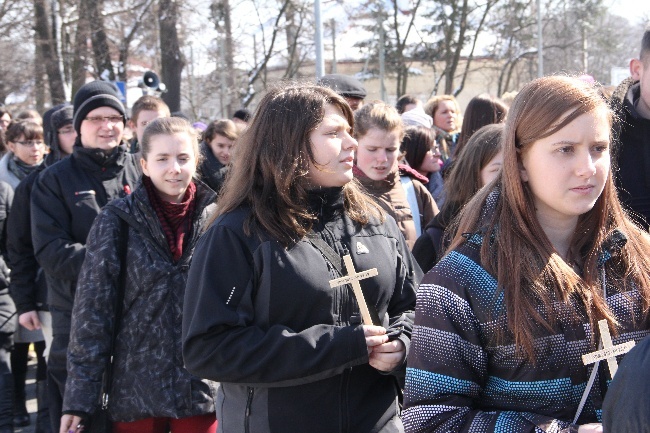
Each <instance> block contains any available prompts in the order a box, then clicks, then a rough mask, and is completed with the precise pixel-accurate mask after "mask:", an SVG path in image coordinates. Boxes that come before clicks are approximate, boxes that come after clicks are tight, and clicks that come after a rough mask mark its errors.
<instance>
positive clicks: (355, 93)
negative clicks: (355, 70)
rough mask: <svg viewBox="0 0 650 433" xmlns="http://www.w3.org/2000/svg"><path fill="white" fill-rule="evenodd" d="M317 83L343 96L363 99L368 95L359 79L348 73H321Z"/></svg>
mask: <svg viewBox="0 0 650 433" xmlns="http://www.w3.org/2000/svg"><path fill="white" fill-rule="evenodd" d="M318 85H319V86H324V87H329V88H330V89H332V90H334V91H335V92H336V93H338V94H339V95H341V96H343V97H348V98H359V99H364V98H365V97H366V96H367V95H368V93H367V92H366V88H365V87H363V84H361V81H359V80H357V79H356V78H354V77H351V76H349V75H342V74H329V75H323V77H322V78H321V79H320V80H318Z"/></svg>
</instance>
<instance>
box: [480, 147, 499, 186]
mask: <svg viewBox="0 0 650 433" xmlns="http://www.w3.org/2000/svg"><path fill="white" fill-rule="evenodd" d="M502 165H503V150H500V151H499V153H497V154H496V155H494V158H492V159H491V160H490V161H488V163H487V164H485V167H483V168H482V169H481V186H485V185H487V184H488V183H490V182H492V181H493V180H494V179H496V177H497V176H498V175H499V173H501V166H502Z"/></svg>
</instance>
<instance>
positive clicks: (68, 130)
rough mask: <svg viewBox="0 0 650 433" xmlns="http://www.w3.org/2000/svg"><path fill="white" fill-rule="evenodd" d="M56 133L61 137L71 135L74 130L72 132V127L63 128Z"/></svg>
mask: <svg viewBox="0 0 650 433" xmlns="http://www.w3.org/2000/svg"><path fill="white" fill-rule="evenodd" d="M86 120H88V119H86ZM56 132H58V133H59V134H61V135H67V134H72V133H74V132H75V130H74V128H73V127H72V126H66V127H65V128H61V129H59V130H58V131H56Z"/></svg>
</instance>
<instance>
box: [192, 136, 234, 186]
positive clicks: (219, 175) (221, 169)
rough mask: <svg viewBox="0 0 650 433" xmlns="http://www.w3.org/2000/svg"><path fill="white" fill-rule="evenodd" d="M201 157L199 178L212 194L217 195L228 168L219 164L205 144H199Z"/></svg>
mask: <svg viewBox="0 0 650 433" xmlns="http://www.w3.org/2000/svg"><path fill="white" fill-rule="evenodd" d="M201 157H202V158H203V161H201V165H199V168H198V173H199V177H200V178H201V180H202V181H203V182H205V183H206V184H207V185H208V186H209V187H210V188H212V190H213V191H214V192H216V193H219V191H221V187H222V186H223V183H224V181H225V180H226V174H227V173H228V169H229V166H227V165H223V164H222V163H221V162H219V160H218V159H217V157H216V156H214V153H212V149H210V146H208V144H207V143H205V142H203V143H201Z"/></svg>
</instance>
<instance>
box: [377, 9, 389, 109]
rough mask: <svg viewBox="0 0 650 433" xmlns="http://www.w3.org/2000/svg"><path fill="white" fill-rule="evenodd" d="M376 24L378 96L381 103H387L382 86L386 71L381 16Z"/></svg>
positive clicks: (384, 40) (379, 15)
mask: <svg viewBox="0 0 650 433" xmlns="http://www.w3.org/2000/svg"><path fill="white" fill-rule="evenodd" d="M382 12H383V11H382ZM377 23H378V24H379V95H380V98H381V100H382V101H384V102H387V101H386V86H385V85H384V78H385V71H386V38H385V35H384V20H383V16H382V14H378V15H377Z"/></svg>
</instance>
